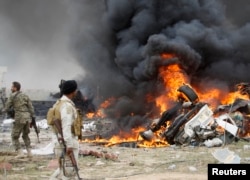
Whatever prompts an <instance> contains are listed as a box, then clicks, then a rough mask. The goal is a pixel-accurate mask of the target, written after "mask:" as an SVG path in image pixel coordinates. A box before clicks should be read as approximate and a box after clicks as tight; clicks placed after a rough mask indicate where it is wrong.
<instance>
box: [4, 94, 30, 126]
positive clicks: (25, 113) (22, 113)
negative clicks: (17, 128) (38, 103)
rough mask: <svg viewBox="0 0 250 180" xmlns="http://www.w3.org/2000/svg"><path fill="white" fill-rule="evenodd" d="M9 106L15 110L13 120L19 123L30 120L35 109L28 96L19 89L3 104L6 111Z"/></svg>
mask: <svg viewBox="0 0 250 180" xmlns="http://www.w3.org/2000/svg"><path fill="white" fill-rule="evenodd" d="M17 93H18V94H17ZM11 107H13V108H14V110H15V118H14V119H15V121H18V122H20V123H26V122H27V121H28V122H31V120H32V119H31V117H34V116H35V110H34V107H33V105H32V102H31V100H30V98H29V97H28V96H27V95H26V94H24V93H22V92H20V91H19V92H14V93H12V94H11V95H10V97H9V98H8V100H7V102H6V104H5V111H8V110H9V109H10V108H11Z"/></svg>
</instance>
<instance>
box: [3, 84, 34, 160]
mask: <svg viewBox="0 0 250 180" xmlns="http://www.w3.org/2000/svg"><path fill="white" fill-rule="evenodd" d="M20 89H21V84H20V83H19V82H16V81H14V82H13V83H12V87H11V92H12V93H11V95H10V97H9V98H8V100H7V102H6V104H5V108H4V111H5V112H8V110H10V109H11V107H13V109H14V112H15V115H14V117H12V118H13V119H14V122H13V127H12V132H11V138H12V144H13V146H14V148H15V150H16V151H17V153H18V154H17V156H16V158H22V157H25V156H24V154H23V150H22V148H21V145H20V142H19V138H20V135H21V134H22V139H23V141H24V144H25V147H26V150H27V156H28V157H31V156H32V154H31V146H30V138H29V133H30V123H31V121H32V117H34V116H35V112H34V107H33V105H32V102H31V100H30V98H29V97H28V96H27V95H26V94H24V93H23V92H21V91H20Z"/></svg>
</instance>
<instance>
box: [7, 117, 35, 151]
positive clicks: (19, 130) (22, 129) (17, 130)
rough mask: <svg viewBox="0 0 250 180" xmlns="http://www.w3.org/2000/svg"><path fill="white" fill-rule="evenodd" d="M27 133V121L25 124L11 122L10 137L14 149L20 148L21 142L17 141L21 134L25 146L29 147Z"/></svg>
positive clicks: (28, 131)
mask: <svg viewBox="0 0 250 180" xmlns="http://www.w3.org/2000/svg"><path fill="white" fill-rule="evenodd" d="M29 133H30V127H29V122H26V123H25V124H23V123H19V122H15V121H14V122H13V127H12V132H11V139H12V144H13V146H14V148H15V150H16V151H17V150H18V149H21V144H20V141H19V138H20V136H21V134H22V139H23V141H24V144H25V146H26V148H31V146H30V138H29Z"/></svg>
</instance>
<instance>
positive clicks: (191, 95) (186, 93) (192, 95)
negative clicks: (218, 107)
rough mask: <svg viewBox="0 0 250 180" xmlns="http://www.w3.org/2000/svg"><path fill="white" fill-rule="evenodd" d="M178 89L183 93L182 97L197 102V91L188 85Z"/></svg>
mask: <svg viewBox="0 0 250 180" xmlns="http://www.w3.org/2000/svg"><path fill="white" fill-rule="evenodd" d="M178 91H179V92H180V93H181V94H180V96H181V98H184V99H186V100H189V101H191V102H192V103H194V102H197V101H198V100H199V98H198V95H197V94H196V92H195V91H194V90H193V89H192V88H191V87H190V86H188V85H183V86H181V87H179V89H178Z"/></svg>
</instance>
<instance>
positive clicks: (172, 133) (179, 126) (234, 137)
mask: <svg viewBox="0 0 250 180" xmlns="http://www.w3.org/2000/svg"><path fill="white" fill-rule="evenodd" d="M236 88H237V91H239V92H240V94H242V95H248V97H250V84H249V83H240V84H237V85H236ZM178 91H179V95H178V97H177V101H176V103H175V105H173V106H172V107H171V108H169V109H168V110H166V111H165V112H163V113H162V116H161V117H160V118H159V119H158V120H156V121H153V123H152V124H151V125H150V126H149V127H148V129H147V130H146V131H143V132H140V136H141V137H142V138H143V139H145V140H147V141H151V140H153V139H154V138H155V136H156V135H158V134H160V136H161V137H162V138H163V139H164V140H165V141H167V142H168V143H169V144H170V145H173V144H176V145H190V144H191V145H194V146H200V145H205V146H207V147H212V146H221V145H223V144H229V143H231V142H233V141H238V140H239V139H243V140H246V141H249V139H248V138H247V135H248V136H249V133H250V101H249V100H246V99H240V98H238V99H235V101H234V102H233V103H232V104H228V105H220V106H218V107H217V108H216V109H215V110H214V111H213V110H212V109H211V108H210V107H209V104H207V103H205V102H200V101H199V97H198V95H197V94H196V92H195V91H194V90H193V89H192V88H191V87H190V86H189V85H183V86H181V87H180V88H179V89H178Z"/></svg>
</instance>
